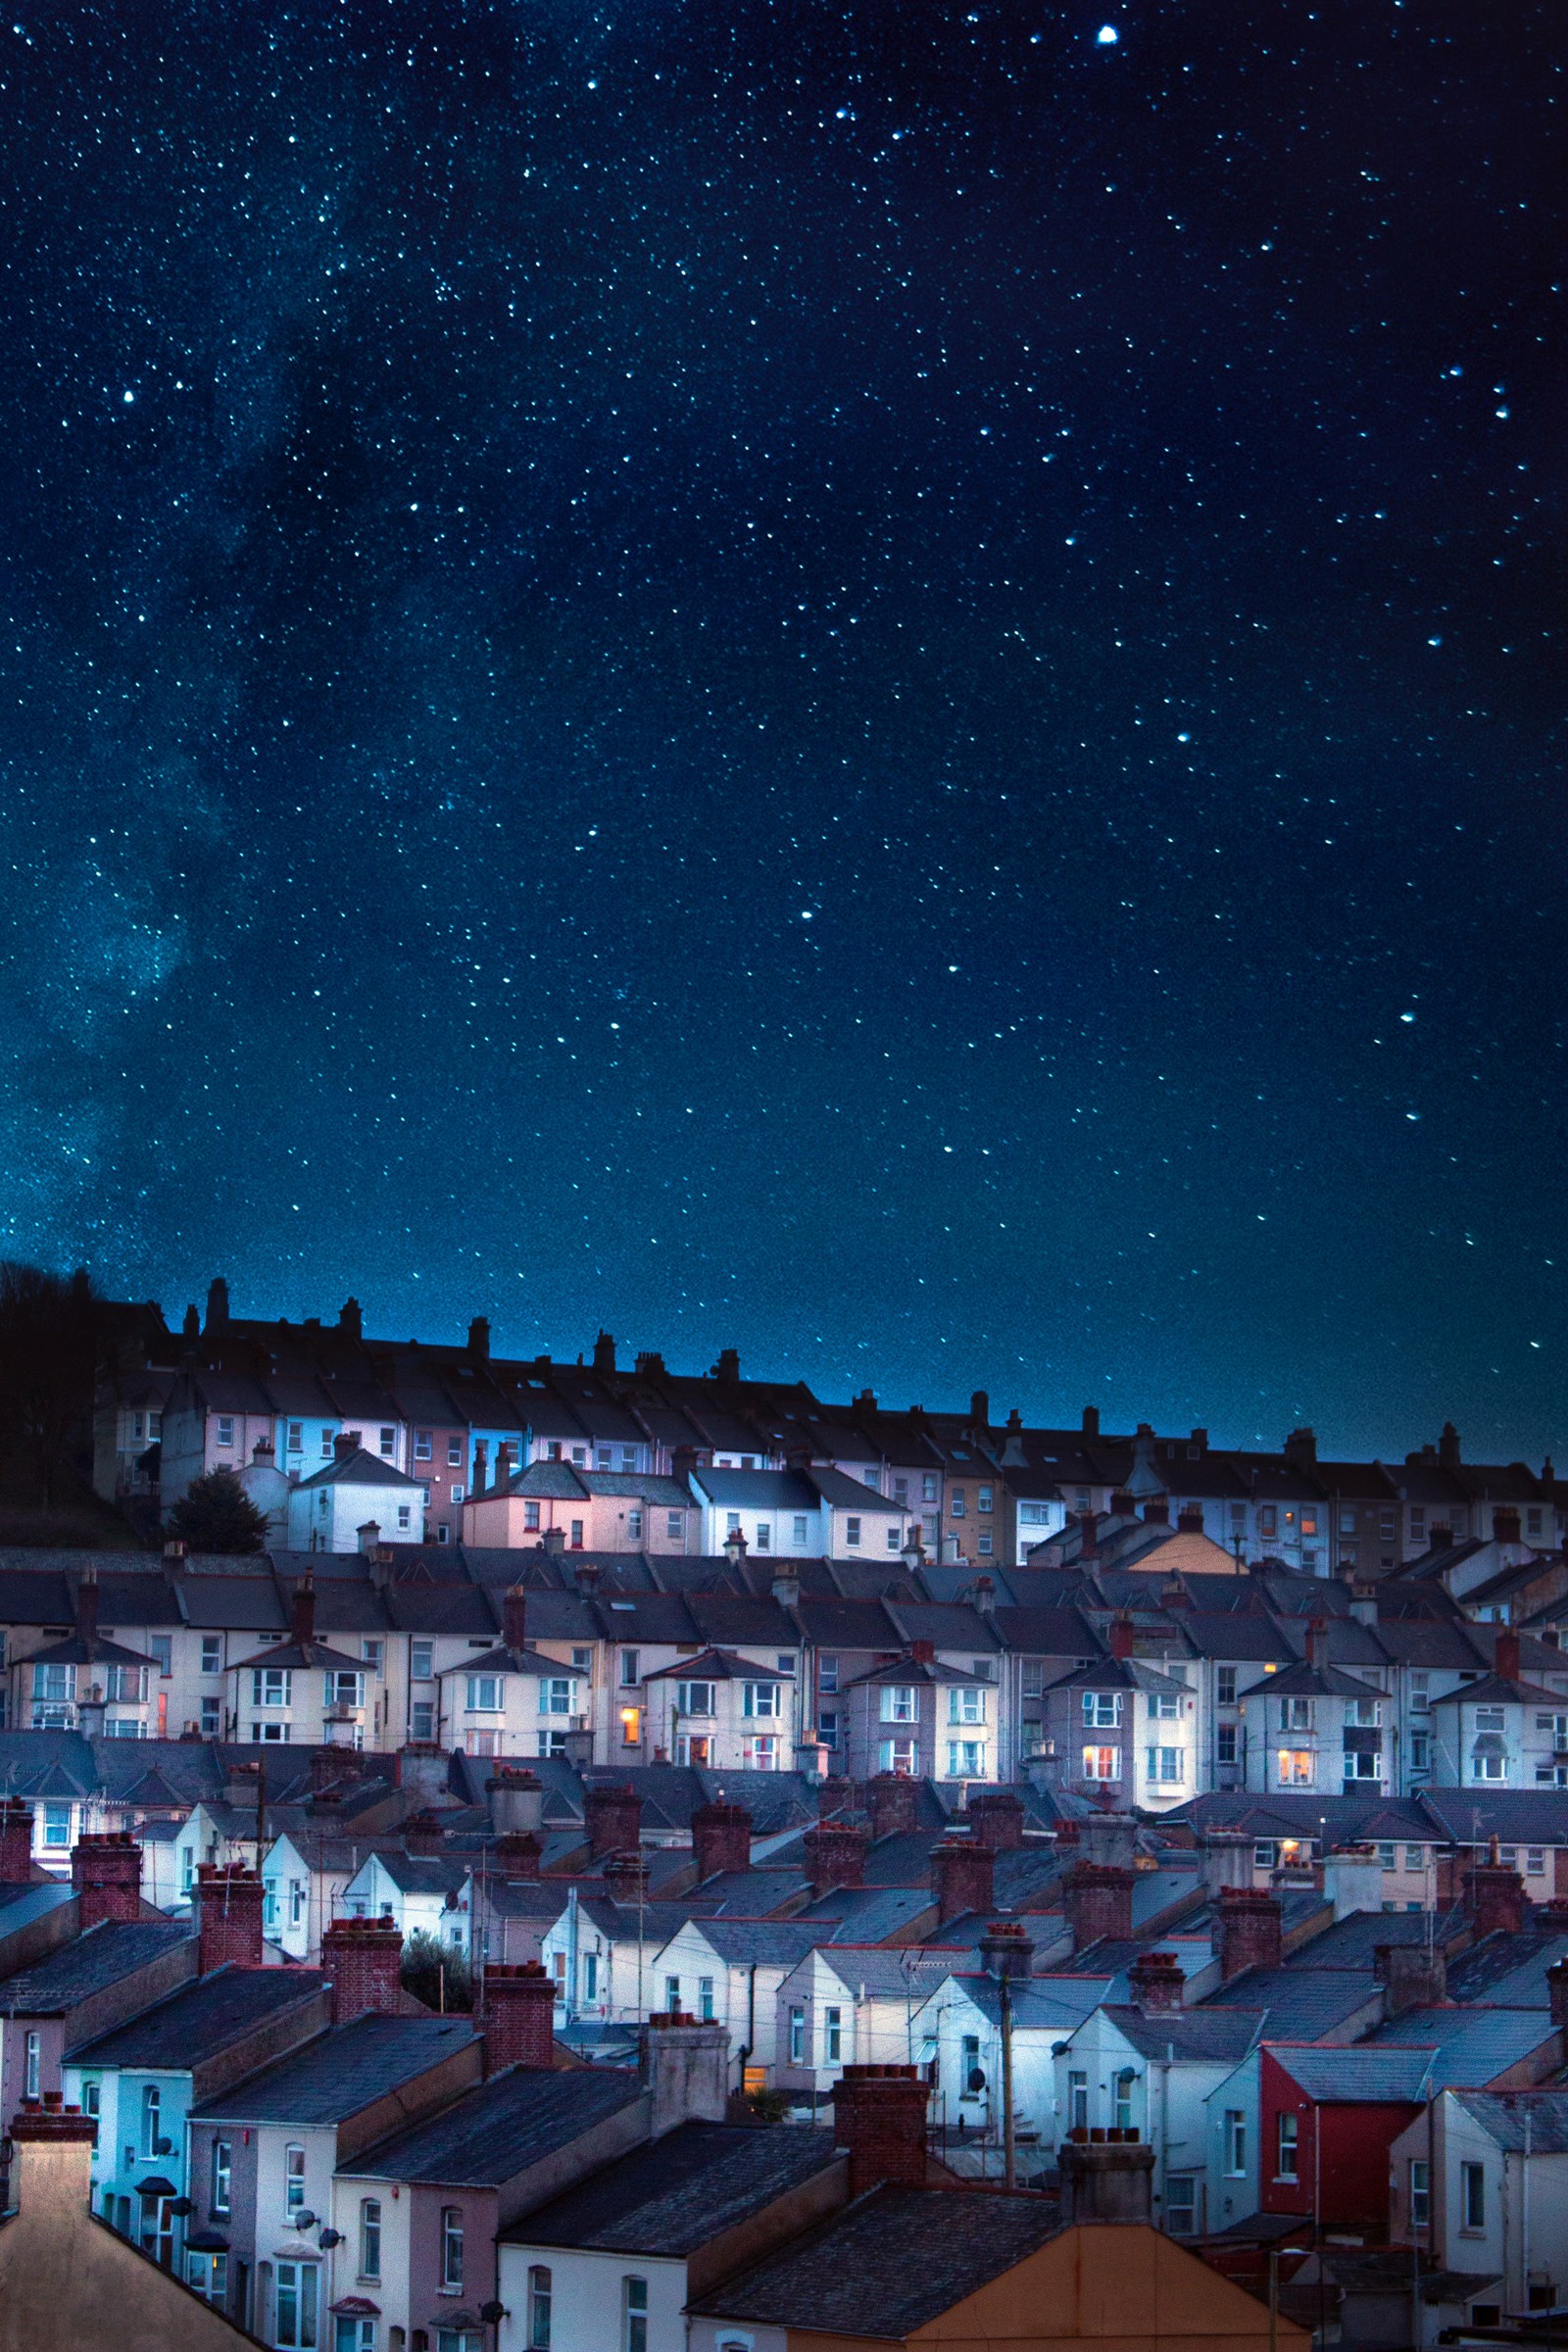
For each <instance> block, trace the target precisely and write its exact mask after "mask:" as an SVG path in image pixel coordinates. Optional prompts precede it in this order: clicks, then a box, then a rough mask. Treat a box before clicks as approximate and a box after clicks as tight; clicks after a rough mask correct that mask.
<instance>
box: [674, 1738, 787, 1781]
mask: <svg viewBox="0 0 1568 2352" xmlns="http://www.w3.org/2000/svg"><path fill="white" fill-rule="evenodd" d="M696 1760H697V1759H696V1758H695V1757H694V1758H693V1759H692V1761H693V1762H694V1763H695V1762H696ZM741 1763H742V1765H743V1766H744V1768H745V1769H746V1771H748V1772H776V1771H777V1770H778V1740H777V1739H776V1737H775V1736H774V1734H773V1733H772V1732H754V1733H753V1734H752V1735H751V1737H750V1738H749V1739H746V1740H742V1741H741Z"/></svg>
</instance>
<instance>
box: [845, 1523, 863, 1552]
mask: <svg viewBox="0 0 1568 2352" xmlns="http://www.w3.org/2000/svg"><path fill="white" fill-rule="evenodd" d="M859 1541H860V1522H859V1521H858V1519H855V1518H849V1519H846V1520H845V1522H844V1542H845V1545H846V1547H847V1548H848V1549H849V1550H851V1551H853V1550H855V1549H856V1548H857V1547H858V1544H859Z"/></svg>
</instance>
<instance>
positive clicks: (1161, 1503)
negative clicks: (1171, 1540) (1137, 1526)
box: [1144, 1495, 1170, 1527]
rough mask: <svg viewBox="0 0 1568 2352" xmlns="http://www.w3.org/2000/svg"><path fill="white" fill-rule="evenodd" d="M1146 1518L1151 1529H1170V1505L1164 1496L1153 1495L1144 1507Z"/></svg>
mask: <svg viewBox="0 0 1568 2352" xmlns="http://www.w3.org/2000/svg"><path fill="white" fill-rule="evenodd" d="M1144 1518H1145V1520H1146V1522H1147V1523H1148V1524H1149V1525H1150V1526H1151V1527H1169V1525H1170V1504H1169V1502H1168V1501H1167V1500H1166V1498H1165V1496H1164V1495H1151V1496H1150V1497H1149V1500H1148V1501H1147V1502H1146V1503H1145V1505H1144Z"/></svg>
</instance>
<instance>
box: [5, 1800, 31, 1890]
mask: <svg viewBox="0 0 1568 2352" xmlns="http://www.w3.org/2000/svg"><path fill="white" fill-rule="evenodd" d="M31 1881H32V1807H31V1806H30V1805H29V1804H25V1803H24V1801H23V1799H22V1798H21V1797H20V1796H0V1887H26V1886H29V1885H30V1884H31Z"/></svg>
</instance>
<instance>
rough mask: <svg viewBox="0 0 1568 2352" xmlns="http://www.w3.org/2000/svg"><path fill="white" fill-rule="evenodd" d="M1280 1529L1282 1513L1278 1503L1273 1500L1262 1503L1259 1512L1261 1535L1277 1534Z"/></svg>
mask: <svg viewBox="0 0 1568 2352" xmlns="http://www.w3.org/2000/svg"><path fill="white" fill-rule="evenodd" d="M1279 1531H1280V1514H1279V1507H1278V1505H1277V1504H1275V1503H1272V1502H1265V1503H1262V1504H1260V1505H1259V1507H1258V1513H1257V1532H1258V1534H1259V1535H1260V1536H1277V1535H1278V1534H1279Z"/></svg>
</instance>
